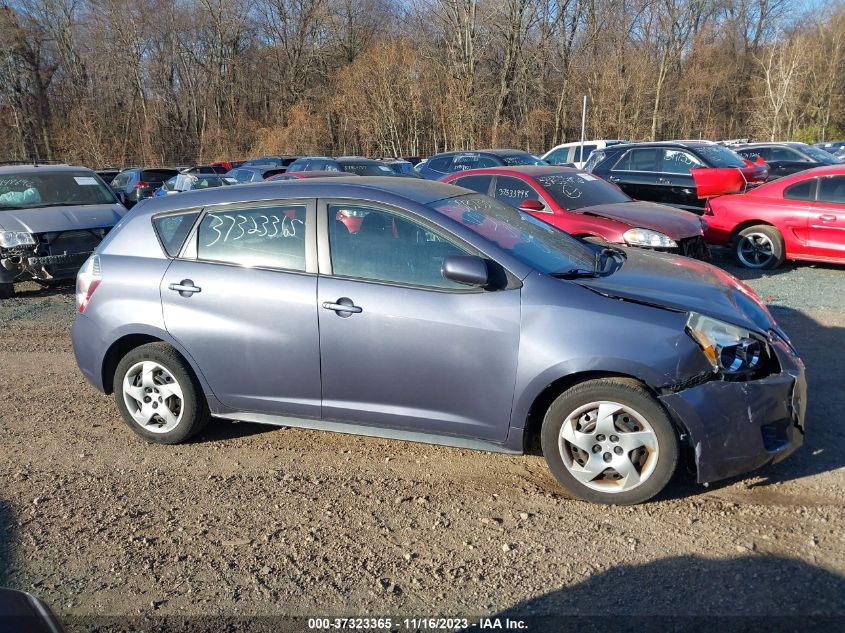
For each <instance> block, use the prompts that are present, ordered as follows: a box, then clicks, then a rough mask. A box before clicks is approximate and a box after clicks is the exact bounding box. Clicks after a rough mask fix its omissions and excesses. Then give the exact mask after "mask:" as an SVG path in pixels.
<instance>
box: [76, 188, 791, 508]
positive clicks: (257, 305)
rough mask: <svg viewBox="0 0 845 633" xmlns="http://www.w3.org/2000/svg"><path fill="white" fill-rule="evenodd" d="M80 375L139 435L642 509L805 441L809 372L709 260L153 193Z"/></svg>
mask: <svg viewBox="0 0 845 633" xmlns="http://www.w3.org/2000/svg"><path fill="white" fill-rule="evenodd" d="M77 300H78V308H79V313H78V315H77V317H76V319H75V321H74V324H73V345H74V351H75V354H76V359H77V362H78V364H79V367H80V368H81V369H82V372H83V373H84V374H85V376H86V377H87V379H88V380H89V381H90V382H91V383H92V384H93V385H94V386H95V387H96V388H97V389H99V390H101V391H103V392H106V393H113V394H114V398H115V401H116V403H117V406H118V408H119V410H120V412H121V414H122V416H123V418H124V420H125V421H126V423H127V424H128V425H129V427H131V428H132V429H133V430H134V431H135V432H136V433H137V434H138V435H140V436H141V437H143V438H144V439H146V440H148V441H151V442H159V443H166V444H172V443H177V442H182V441H184V440H187V439H188V438H190V437H191V436H192V435H194V434H196V433H197V432H198V431H200V429H202V428H203V426H204V425H205V424H206V422H207V421H208V420H209V418H210V417H214V418H224V419H229V420H243V421H250V422H261V423H267V424H276V425H285V426H298V427H304V428H311V429H323V430H328V431H340V432H346V433H358V434H364V435H373V436H379V437H387V438H396V439H405V440H416V441H422V442H431V443H437V444H446V445H450V446H459V447H465V448H477V449H482V450H488V451H500V452H504V453H521V452H523V451H524V450H525V449H526V448H527V447H529V446H530V445H531V444H532V443H533V442H534V440H535V439H537V438H539V441H540V445H541V446H542V451H543V454H544V456H545V459H546V461H547V463H548V465H549V467H550V469H551V471H552V472H553V473H554V475H555V476H556V478H557V480H558V481H559V482H560V484H561V485H562V486H563V487H564V488H565V489H566V490H567V491H568V492H569V493H571V494H572V495H574V496H576V497H579V498H581V499H586V500H590V501H595V502H602V503H617V504H627V503H637V502H642V501H644V500H646V499H649V498H650V497H652V496H653V495H655V494H657V493H658V492H660V490H661V489H662V488H663V487H664V486H665V485H666V484H667V482H668V481H669V479H670V478H671V476H672V474H673V472H675V470H676V468H677V467H678V464H679V463H680V462H687V463H688V464H689V465H690V466H691V467H692V468H693V469H694V470H695V472H696V474H697V477H698V480H699V481H701V482H709V481H713V480H716V479H720V478H724V477H728V476H731V475H735V474H737V473H741V472H744V471H748V470H751V469H754V468H757V467H760V466H763V465H765V464H768V463H771V462H774V461H778V460H780V459H783V458H784V457H786V456H787V455H789V454H790V453H792V452H793V451H794V450H795V449H796V448H797V447H798V446H800V445H801V443H802V438H803V433H804V413H805V409H806V383H805V379H804V367H803V365H802V362H801V360H800V359H799V357H798V355H797V354H796V352H795V350H794V349H793V347H792V345H791V343H790V342H789V339H788V338H787V336H786V334H785V333H784V332H783V331H782V330H781V328H780V327H779V326H778V325H777V323H775V321H774V319H773V318H772V316H771V314H769V312H768V310H767V309H766V307H765V306H764V304H763V303H762V302H761V301H760V299H759V298H758V297H757V296H756V295H755V294H754V293H753V292H752V291H751V290H750V289H749V288H747V287H746V286H745V285H744V284H742V283H741V282H739V281H737V280H736V279H735V278H733V277H732V276H730V275H729V274H727V273H725V272H723V271H721V270H719V269H718V268H715V267H713V266H711V265H709V264H706V263H703V262H700V261H695V260H691V259H687V258H683V257H677V256H673V255H667V254H662V253H655V252H645V251H641V250H637V249H631V250H627V249H621V248H615V247H614V248H607V247H601V246H599V245H591V244H587V243H584V242H582V241H580V240H577V239H575V238H572V237H571V236H569V235H568V234H566V233H564V232H562V231H559V230H557V229H555V228H553V227H551V226H550V225H548V224H546V223H544V222H541V221H539V220H536V219H534V218H532V217H530V216H528V215H525V214H523V213H521V212H520V211H518V210H517V209H514V208H512V207H509V206H505V205H503V204H500V203H499V202H497V201H496V200H494V199H492V198H489V197H487V196H484V195H481V194H477V193H474V192H471V191H469V190H467V189H463V188H460V187H455V186H453V185H447V184H443V183H432V182H426V181H423V180H419V179H406V178H377V177H375V178H368V179H364V178H355V177H348V178H345V177H340V178H333V179H326V180H319V179H314V180H301V181H294V182H284V183H272V182H268V183H262V184H256V185H254V186H250V187H219V188H217V189H213V190H211V189H210V190H206V191H197V192H188V193H184V194H181V195H179V196H170V197H165V198H156V199H153V200H150V201H149V202H147V203H145V204H144V205H142V206H139V207H138V208H137V209H136V210H135V211H134V212H133V213H132V214H130V215H129V216H127V217H126V218H124V219H123V220H122V221H121V222H120V223H119V224H118V225H117V227H116V228H115V229H114V230H113V231H112V232H111V233H109V235H108V237H107V238H106V239H105V240H104V242H103V243H102V244H101V245H100V247H99V248H98V249H97V252H96V254H95V255H93V256H92V257H91V258H90V259H89V260H88V261H87V262H86V264H85V266H84V267H83V269H82V270H81V272H80V274H79V276H78V281H77Z"/></svg>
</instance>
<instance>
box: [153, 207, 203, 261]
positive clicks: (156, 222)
mask: <svg viewBox="0 0 845 633" xmlns="http://www.w3.org/2000/svg"><path fill="white" fill-rule="evenodd" d="M198 215H199V211H193V212H191V213H180V214H179V215H164V216H159V217H157V218H153V227H154V228H155V231H156V233H157V234H158V239H159V240H161V245H162V246H163V247H164V252H165V253H167V254H168V256H170V257H176V256H177V255H178V254H179V251H180V250H181V249H182V244H184V243H185V238H186V237H188V233H189V232H190V231H191V227H192V226H193V225H194V220H196V219H197V216H198Z"/></svg>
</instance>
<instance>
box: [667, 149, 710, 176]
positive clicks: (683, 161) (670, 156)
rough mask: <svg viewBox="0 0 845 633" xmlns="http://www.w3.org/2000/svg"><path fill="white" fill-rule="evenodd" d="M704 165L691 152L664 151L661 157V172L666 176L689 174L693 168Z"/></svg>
mask: <svg viewBox="0 0 845 633" xmlns="http://www.w3.org/2000/svg"><path fill="white" fill-rule="evenodd" d="M703 166H704V164H703V163H702V162H701V161H700V160H699V159H698V158H696V157H695V156H693V155H692V154H690V153H689V152H685V151H683V150H678V149H664V150H663V151H662V152H661V156H660V171H661V172H662V173H664V174H689V173H690V169H692V168H693V167H703Z"/></svg>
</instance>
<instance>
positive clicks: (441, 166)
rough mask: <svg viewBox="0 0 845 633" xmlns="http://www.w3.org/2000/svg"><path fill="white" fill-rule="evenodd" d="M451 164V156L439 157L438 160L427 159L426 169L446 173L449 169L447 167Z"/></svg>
mask: <svg viewBox="0 0 845 633" xmlns="http://www.w3.org/2000/svg"><path fill="white" fill-rule="evenodd" d="M451 162H452V157H451V156H440V157H438V158H432V159H429V161H428V162H427V163H426V167H428V168H429V169H433V170H434V171H442V172H444V173H445V172H446V171H448V169H449V165H450V163H451Z"/></svg>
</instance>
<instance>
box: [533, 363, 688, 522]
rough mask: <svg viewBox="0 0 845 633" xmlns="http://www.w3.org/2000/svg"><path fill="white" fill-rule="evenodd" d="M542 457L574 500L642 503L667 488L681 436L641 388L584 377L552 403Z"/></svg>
mask: <svg viewBox="0 0 845 633" xmlns="http://www.w3.org/2000/svg"><path fill="white" fill-rule="evenodd" d="M541 444H542V448H543V456H544V457H545V459H546V463H547V464H548V465H549V468H550V469H551V471H552V473H553V474H554V475H555V477H556V478H557V480H558V482H559V483H560V484H561V485H562V486H563V487H564V488H565V489H566V490H567V492H569V493H570V494H571V495H572V496H574V497H577V498H579V499H583V500H584V501H591V502H594V503H607V504H618V505H627V504H634V503H642V502H643V501H647V500H648V499H650V498H652V497H653V496H654V495H656V494H658V493H659V492H660V491H661V490H663V488H664V487H665V486H666V484H667V483H669V480H670V479H671V478H672V475H673V473H674V472H675V468H676V466H677V463H678V454H679V445H678V435H677V433H676V432H675V429H674V427H673V426H672V423H671V421H670V420H669V416H668V415H667V413H666V411H665V410H664V409H663V407H662V406H661V405H660V403H659V402H657V401H656V400H655V399H654V397H653V396H652V395H651V394H650V393H649V392H648V391H647V390H646V389H645V388H644V387H643V386H642V385H640V384H639V383H637V382H635V381H633V380H628V379H613V378H603V379H599V380H588V381H585V382H582V383H580V384H578V385H575V386H574V387H572V388H570V389H567V390H566V391H565V392H563V393H562V394H561V395H560V396H558V398H557V399H556V400H555V401H554V402H553V403H552V405H551V406H550V407H549V410H548V411H547V412H546V416H545V418H544V420H543V427H542V431H541Z"/></svg>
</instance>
